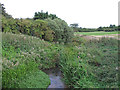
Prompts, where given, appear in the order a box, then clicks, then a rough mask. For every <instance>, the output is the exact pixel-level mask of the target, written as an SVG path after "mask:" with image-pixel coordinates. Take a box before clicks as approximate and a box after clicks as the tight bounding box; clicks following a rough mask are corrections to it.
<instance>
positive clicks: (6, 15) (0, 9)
mask: <svg viewBox="0 0 120 90" xmlns="http://www.w3.org/2000/svg"><path fill="white" fill-rule="evenodd" d="M1 12H2V15H3V16H4V17H6V18H12V16H11V15H9V14H8V13H6V11H5V7H4V4H1V3H0V14H1Z"/></svg>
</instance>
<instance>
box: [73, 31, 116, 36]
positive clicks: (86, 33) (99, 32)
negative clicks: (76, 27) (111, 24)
mask: <svg viewBox="0 0 120 90" xmlns="http://www.w3.org/2000/svg"><path fill="white" fill-rule="evenodd" d="M74 34H80V35H111V34H118V32H117V31H115V32H103V31H98V32H75V33H74Z"/></svg>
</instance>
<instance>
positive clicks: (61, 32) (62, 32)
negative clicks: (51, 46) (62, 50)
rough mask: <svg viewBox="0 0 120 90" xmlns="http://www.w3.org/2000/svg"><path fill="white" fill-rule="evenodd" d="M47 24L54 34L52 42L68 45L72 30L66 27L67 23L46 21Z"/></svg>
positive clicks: (55, 20) (59, 20) (56, 20)
mask: <svg viewBox="0 0 120 90" xmlns="http://www.w3.org/2000/svg"><path fill="white" fill-rule="evenodd" d="M46 21H47V22H48V26H49V27H50V29H51V30H53V31H54V32H55V37H54V41H55V42H57V41H58V42H59V43H61V42H64V43H69V42H71V41H72V40H71V39H72V36H73V30H72V29H71V28H70V27H68V25H67V23H66V22H65V21H63V20H61V19H58V18H57V19H54V20H51V19H46Z"/></svg>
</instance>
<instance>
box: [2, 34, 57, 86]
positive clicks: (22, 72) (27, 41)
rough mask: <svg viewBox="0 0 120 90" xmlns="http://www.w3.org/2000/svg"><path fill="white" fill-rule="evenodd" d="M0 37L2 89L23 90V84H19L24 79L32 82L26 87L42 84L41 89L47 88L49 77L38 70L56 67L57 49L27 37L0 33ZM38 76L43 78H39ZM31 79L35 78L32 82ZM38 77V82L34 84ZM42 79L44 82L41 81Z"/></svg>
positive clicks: (47, 43) (37, 39)
mask: <svg viewBox="0 0 120 90" xmlns="http://www.w3.org/2000/svg"><path fill="white" fill-rule="evenodd" d="M2 37H3V38H2V56H3V60H2V61H3V72H2V87H3V88H21V87H24V88H25V84H24V85H23V84H21V82H24V80H25V78H26V80H28V81H31V82H32V81H34V82H33V83H31V84H30V83H29V84H28V83H26V85H28V87H29V86H32V85H33V84H34V83H39V84H42V83H43V82H44V83H43V87H46V88H47V86H48V85H49V84H50V80H49V77H48V76H47V75H46V74H45V73H42V72H41V71H40V70H39V69H43V68H44V69H45V68H51V67H55V66H56V59H57V55H58V54H57V53H56V52H57V51H58V48H57V47H56V46H55V45H54V44H51V43H49V42H45V41H44V40H43V41H42V40H40V39H39V38H36V37H31V36H27V35H20V34H19V35H15V34H11V33H6V34H5V33H2ZM40 75H41V76H43V77H39V76H40ZM31 77H35V78H32V79H33V80H32V79H30V78H31ZM38 77H39V79H38V81H36V82H35V80H37V78H38ZM45 78H46V79H45ZM34 79H35V80H34ZM43 79H45V81H41V80H43ZM19 85H20V86H19ZM36 85H38V84H36ZM37 87H40V86H34V85H33V87H32V88H37ZM41 87H42V86H41ZM26 88H27V87H26Z"/></svg>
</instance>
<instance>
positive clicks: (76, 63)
mask: <svg viewBox="0 0 120 90" xmlns="http://www.w3.org/2000/svg"><path fill="white" fill-rule="evenodd" d="M60 66H61V70H62V72H63V75H64V80H65V82H66V83H67V84H68V85H69V87H74V88H88V87H89V88H117V87H118V42H117V40H115V39H107V38H102V39H101V40H99V41H96V40H95V41H89V42H86V43H85V44H84V45H78V46H76V47H65V48H63V49H62V50H61V51H60Z"/></svg>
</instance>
